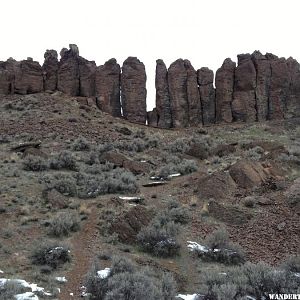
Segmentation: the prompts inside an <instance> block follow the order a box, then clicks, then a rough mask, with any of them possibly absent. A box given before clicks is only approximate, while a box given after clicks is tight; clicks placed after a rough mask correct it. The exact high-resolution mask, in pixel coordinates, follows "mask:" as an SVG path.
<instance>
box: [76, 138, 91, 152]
mask: <svg viewBox="0 0 300 300" xmlns="http://www.w3.org/2000/svg"><path fill="white" fill-rule="evenodd" d="M72 148H73V150H74V151H89V150H90V149H91V146H90V143H89V142H88V141H87V140H86V139H85V138H84V137H80V138H78V139H76V140H75V141H74V143H73V145H72Z"/></svg>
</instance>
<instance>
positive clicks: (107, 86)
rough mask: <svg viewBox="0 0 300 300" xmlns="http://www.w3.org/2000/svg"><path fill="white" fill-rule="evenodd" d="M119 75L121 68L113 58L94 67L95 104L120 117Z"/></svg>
mask: <svg viewBox="0 0 300 300" xmlns="http://www.w3.org/2000/svg"><path fill="white" fill-rule="evenodd" d="M120 76H121V69H120V66H119V65H118V63H117V61H116V60H115V59H114V58H112V59H110V60H108V61H107V62H106V63H105V64H104V65H103V66H99V67H97V69H96V77H95V94H96V98H97V105H98V107H99V108H100V109H101V110H102V111H105V112H107V113H109V114H111V115H112V116H114V117H121V102H120V101H121V99H120Z"/></svg>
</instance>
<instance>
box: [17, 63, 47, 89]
mask: <svg viewBox="0 0 300 300" xmlns="http://www.w3.org/2000/svg"><path fill="white" fill-rule="evenodd" d="M14 72H15V73H14V77H15V81H14V93H16V94H21V95H26V94H34V93H40V92H42V91H43V90H44V85H43V71H42V67H41V65H40V64H39V63H38V62H37V61H33V60H32V58H30V57H29V58H27V60H22V61H21V62H17V63H16V64H15V69H14Z"/></svg>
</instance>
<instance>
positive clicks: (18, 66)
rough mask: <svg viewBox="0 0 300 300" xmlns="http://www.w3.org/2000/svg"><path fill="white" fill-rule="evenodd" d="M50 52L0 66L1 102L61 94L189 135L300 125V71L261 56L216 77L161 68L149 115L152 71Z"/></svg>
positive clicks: (73, 50)
mask: <svg viewBox="0 0 300 300" xmlns="http://www.w3.org/2000/svg"><path fill="white" fill-rule="evenodd" d="M60 56H61V58H60V60H58V55H57V52H56V51H55V50H47V51H46V52H45V55H44V58H45V60H44V63H43V66H41V65H40V64H39V63H38V62H36V61H33V59H32V58H27V59H26V60H22V61H20V62H18V61H15V60H14V59H12V58H9V59H8V60H7V61H5V62H3V61H0V94H4V95H10V94H21V95H25V94H32V93H40V92H47V93H52V92H55V91H61V92H63V93H65V94H66V95H69V96H72V97H88V98H93V99H94V101H95V102H96V104H97V106H98V107H99V108H100V109H101V110H102V111H104V112H106V113H109V114H111V115H112V116H115V117H124V118H125V119H127V120H128V121H131V122H135V123H139V124H146V120H147V122H148V125H149V126H153V127H159V128H184V127H189V126H199V125H211V124H214V123H219V124H223V123H231V122H254V121H265V120H274V119H284V118H294V117H300V65H299V63H298V62H297V61H296V60H295V59H293V58H291V57H290V58H288V59H285V58H279V57H277V56H276V55H273V54H271V53H267V54H265V55H263V54H261V53H260V52H259V51H255V52H254V53H253V54H241V55H238V64H237V66H236V64H235V62H233V61H232V60H231V59H230V58H226V59H225V60H224V62H223V64H222V66H221V67H220V68H219V69H218V70H217V72H216V76H215V88H214V73H213V71H212V70H210V69H208V68H206V67H203V68H200V69H199V70H197V71H196V70H195V69H194V67H193V66H192V64H191V62H190V61H189V60H187V59H178V60H176V61H175V62H173V63H172V64H171V65H170V67H169V68H168V69H167V67H166V65H165V63H164V62H163V60H161V59H158V60H157V61H156V76H155V87H156V107H155V108H154V109H153V110H152V111H149V112H147V111H146V95H147V91H146V79H147V77H146V71H145V66H144V64H143V63H142V62H141V61H139V60H138V59H137V58H136V57H129V58H127V59H126V60H125V61H124V63H123V66H122V69H121V68H120V66H119V64H118V63H117V61H116V60H115V59H114V58H113V59H110V60H108V61H107V62H106V63H105V64H104V65H102V66H99V67H97V66H96V64H95V62H94V61H88V60H86V59H85V58H83V57H81V56H80V55H79V49H78V47H77V46H76V45H74V44H71V45H69V49H66V48H63V49H62V50H61V52H60Z"/></svg>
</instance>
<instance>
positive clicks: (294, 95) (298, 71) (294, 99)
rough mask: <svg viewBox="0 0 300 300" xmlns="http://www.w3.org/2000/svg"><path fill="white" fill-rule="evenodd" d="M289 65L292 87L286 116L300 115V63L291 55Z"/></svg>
mask: <svg viewBox="0 0 300 300" xmlns="http://www.w3.org/2000/svg"><path fill="white" fill-rule="evenodd" d="M287 65H288V68H289V74H290V87H289V98H288V101H287V104H286V114H285V117H286V118H293V117H300V64H299V63H298V62H297V60H295V59H293V58H292V57H290V58H288V60H287Z"/></svg>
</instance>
